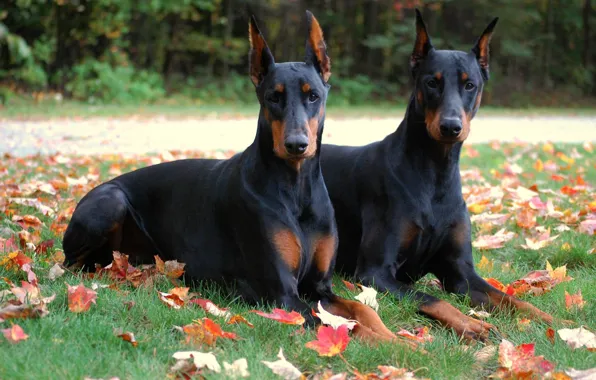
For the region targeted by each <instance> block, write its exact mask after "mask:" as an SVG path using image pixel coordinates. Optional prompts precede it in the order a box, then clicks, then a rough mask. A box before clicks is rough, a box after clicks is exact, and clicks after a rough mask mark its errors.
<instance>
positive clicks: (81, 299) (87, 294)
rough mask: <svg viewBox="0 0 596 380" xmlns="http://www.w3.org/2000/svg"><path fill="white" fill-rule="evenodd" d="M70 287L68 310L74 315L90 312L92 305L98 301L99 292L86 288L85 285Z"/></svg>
mask: <svg viewBox="0 0 596 380" xmlns="http://www.w3.org/2000/svg"><path fill="white" fill-rule="evenodd" d="M66 286H67V287H68V309H69V310H70V311H72V312H73V313H82V312H86V311H87V310H89V308H90V307H91V304H92V303H95V300H96V299H97V292H95V291H93V290H91V289H87V288H85V285H83V284H80V285H77V286H70V285H68V284H66Z"/></svg>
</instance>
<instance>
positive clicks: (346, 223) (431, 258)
mask: <svg viewBox="0 0 596 380" xmlns="http://www.w3.org/2000/svg"><path fill="white" fill-rule="evenodd" d="M497 20H498V18H495V19H494V20H493V21H492V22H491V23H490V24H489V25H488V27H487V28H486V29H485V30H484V32H483V33H482V35H481V36H480V38H479V39H478V41H477V42H476V44H475V46H474V47H473V48H472V50H471V52H469V53H468V52H463V51H452V50H435V49H434V47H433V45H432V44H431V40H430V38H429V35H428V33H427V31H426V26H425V24H424V21H423V20H422V16H421V14H420V12H419V11H418V10H416V43H415V45H414V50H413V53H412V55H411V60H410V66H411V72H412V75H413V77H414V81H415V88H414V91H413V94H412V96H411V98H410V101H409V104H408V108H407V111H406V115H405V118H404V120H403V121H402V123H401V124H400V126H399V128H398V129H397V130H396V131H395V132H393V133H392V134H390V135H389V136H387V137H386V138H385V139H384V140H382V141H379V142H375V143H372V144H370V145H366V146H362V147H343V146H333V145H323V148H322V152H321V167H322V169H323V176H324V178H325V183H326V185H327V189H328V191H329V195H330V197H331V201H332V203H333V206H334V208H335V213H336V220H337V227H338V230H339V248H338V258H337V268H338V269H339V270H342V271H344V272H345V273H349V274H354V275H355V276H356V277H357V278H359V279H360V280H361V281H362V282H363V283H365V284H373V285H374V286H376V287H377V288H379V289H380V290H381V291H388V292H390V293H392V294H393V295H395V296H396V297H397V298H398V299H401V298H403V297H406V296H411V297H413V298H414V299H415V300H416V301H418V302H419V311H420V312H422V313H424V314H426V315H428V316H430V317H432V318H435V319H437V320H438V321H440V322H441V323H442V324H444V325H446V326H449V327H451V328H453V329H454V330H455V331H456V332H457V333H458V334H459V335H461V336H463V337H464V338H465V339H469V340H471V339H479V340H484V339H486V338H487V336H488V333H489V332H490V331H491V330H493V329H494V327H493V326H492V325H491V324H488V323H483V322H481V321H478V320H476V319H473V318H471V317H468V316H466V315H465V314H463V313H461V312H460V311H459V310H458V309H456V308H455V307H454V306H452V305H450V304H449V303H447V302H445V301H441V300H439V299H437V298H435V297H432V296H430V295H427V294H424V293H422V292H419V291H415V290H414V289H413V287H412V284H413V283H414V282H415V281H417V280H418V279H420V278H421V277H422V276H424V275H426V274H427V273H432V274H434V275H435V276H437V278H438V279H439V280H440V281H441V283H442V284H443V287H444V289H445V290H447V291H449V292H453V293H457V294H465V295H468V296H469V297H470V299H471V302H472V304H473V305H486V306H491V307H499V306H502V307H507V308H515V309H519V310H522V311H525V312H527V313H528V314H530V315H532V316H534V317H537V318H539V319H541V320H543V321H545V322H551V321H552V317H551V316H550V315H548V314H546V313H544V312H542V311H540V310H538V309H537V308H536V307H534V306H532V305H530V304H528V303H527V302H523V301H521V300H519V299H517V298H515V297H511V296H508V295H506V294H504V293H502V292H500V291H498V290H497V289H495V288H493V287H492V286H490V285H489V284H488V283H487V282H486V281H484V280H483V279H482V278H481V277H480V276H479V275H478V274H477V273H476V271H475V270H474V263H473V257H472V245H471V230H470V218H469V215H468V212H467V209H466V204H465V202H464V200H463V196H462V192H461V179H460V172H459V155H460V150H461V147H462V144H463V142H464V140H465V139H466V138H467V137H468V134H469V133H470V122H471V120H472V118H473V117H474V115H475V114H476V112H477V111H478V107H479V106H480V99H481V97H482V90H483V86H484V83H485V82H486V81H487V80H488V76H489V75H488V58H489V42H490V39H491V35H492V33H493V29H494V27H495V25H496V24H497Z"/></svg>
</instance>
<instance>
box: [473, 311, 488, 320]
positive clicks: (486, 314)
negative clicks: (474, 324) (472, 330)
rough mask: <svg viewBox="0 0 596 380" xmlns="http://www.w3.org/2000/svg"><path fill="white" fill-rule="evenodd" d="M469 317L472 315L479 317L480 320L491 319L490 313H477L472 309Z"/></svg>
mask: <svg viewBox="0 0 596 380" xmlns="http://www.w3.org/2000/svg"><path fill="white" fill-rule="evenodd" d="M468 315H471V316H473V317H477V318H480V319H485V318H488V317H490V313H488V312H486V311H484V310H480V311H476V310H474V309H470V311H468Z"/></svg>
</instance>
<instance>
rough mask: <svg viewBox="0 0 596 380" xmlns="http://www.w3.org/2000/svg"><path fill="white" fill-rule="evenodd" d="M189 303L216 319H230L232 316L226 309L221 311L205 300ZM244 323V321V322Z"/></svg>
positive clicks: (195, 300) (194, 300)
mask: <svg viewBox="0 0 596 380" xmlns="http://www.w3.org/2000/svg"><path fill="white" fill-rule="evenodd" d="M190 303H194V304H196V305H199V306H200V307H202V308H203V310H205V311H206V312H208V313H209V314H213V315H215V316H216V317H224V318H226V319H227V318H230V317H231V316H232V314H230V312H229V311H228V309H222V308H220V307H219V306H217V305H216V304H214V303H213V302H211V301H209V300H207V299H202V298H199V299H193V300H191V301H190ZM245 321H246V320H245Z"/></svg>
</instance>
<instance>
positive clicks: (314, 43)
mask: <svg viewBox="0 0 596 380" xmlns="http://www.w3.org/2000/svg"><path fill="white" fill-rule="evenodd" d="M306 21H307V27H308V35H307V37H306V58H305V62H306V63H308V64H312V65H314V66H315V68H316V69H317V71H318V72H319V74H321V77H322V78H323V81H324V82H325V83H327V81H329V77H330V76H331V60H330V59H329V57H328V56H327V45H325V40H324V39H323V31H322V30H321V26H320V25H319V22H318V21H317V19H316V18H315V16H313V14H312V13H311V12H310V11H306Z"/></svg>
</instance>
